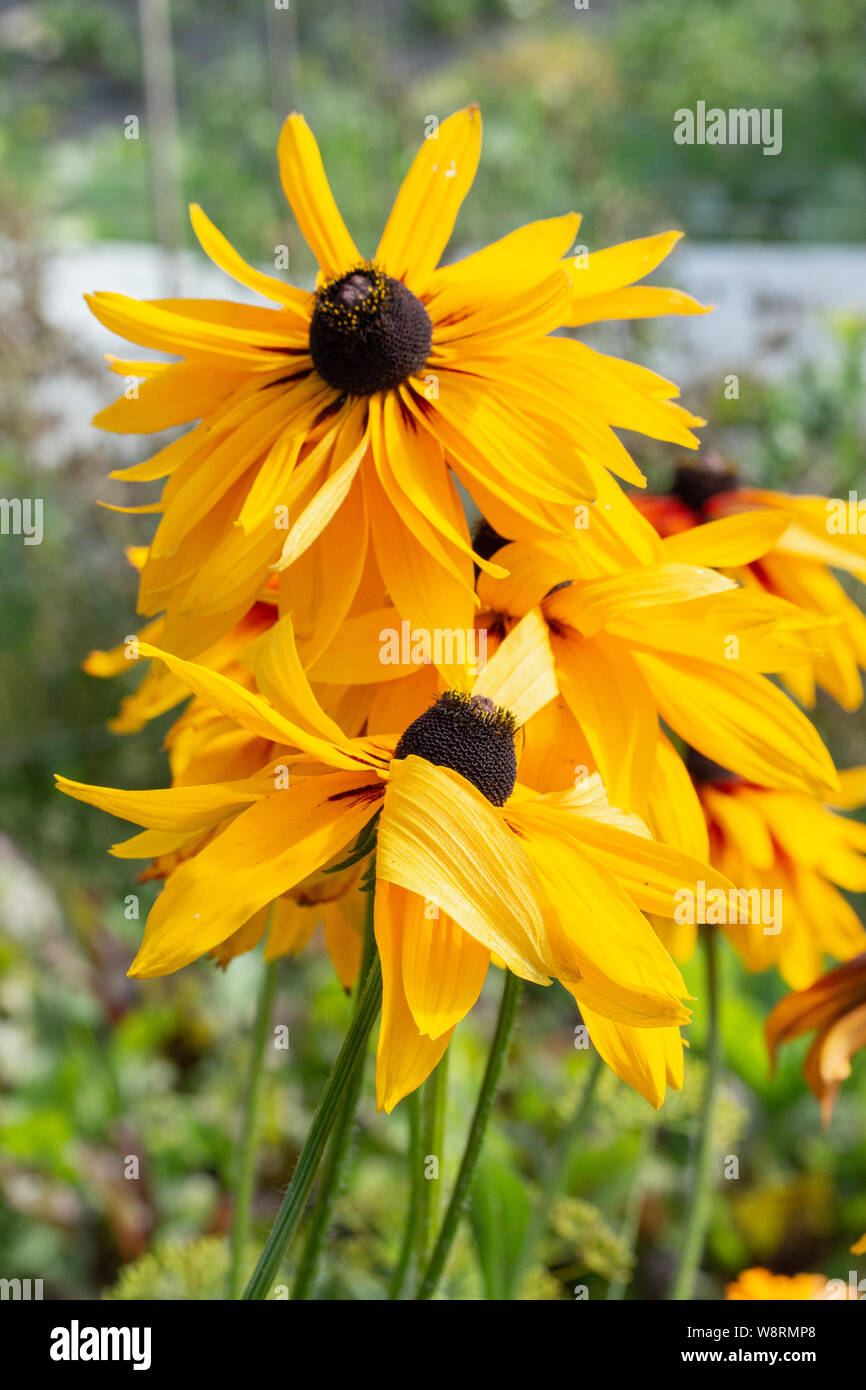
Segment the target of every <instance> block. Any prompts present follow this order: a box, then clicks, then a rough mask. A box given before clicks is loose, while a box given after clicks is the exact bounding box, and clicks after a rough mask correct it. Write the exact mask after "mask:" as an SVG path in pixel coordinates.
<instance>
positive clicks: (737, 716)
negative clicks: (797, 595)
mask: <svg viewBox="0 0 866 1390" xmlns="http://www.w3.org/2000/svg"><path fill="white" fill-rule="evenodd" d="M635 659H636V661H637V663H638V665H639V666H640V668H641V670H642V671H643V673H644V675H645V676H646V678H647V681H648V682H649V684H650V686H651V687H652V691H653V694H654V696H655V698H656V700H657V702H658V706H659V710H660V713H661V715H662V717H663V718H664V719H665V720H666V722H667V723H668V724H669V725H670V726H671V728H672V729H673V730H674V731H675V732H676V733H678V734H679V735H680V736H681V737H682V738H684V739H685V740H686V742H687V743H690V744H692V746H693V747H694V748H697V749H698V750H699V751H700V752H701V753H704V754H705V755H706V757H708V758H712V759H713V760H714V761H715V762H718V763H721V764H722V766H723V767H729V768H730V769H731V771H732V772H739V773H740V774H741V775H742V776H743V777H746V778H748V779H749V781H752V782H757V783H758V785H759V786H767V787H795V788H798V789H799V790H801V791H809V792H818V793H819V794H820V793H822V792H824V791H826V790H828V789H829V790H831V791H832V789H833V787H834V786H835V785H836V772H835V769H834V767H833V763H832V760H831V758H830V755H829V753H828V752H827V750H826V748H825V747H824V745H823V743H822V742H821V739H820V738H819V736H818V734H817V732H816V731H815V729H814V728H813V726H812V725H811V724H810V722H809V720H808V719H807V718H806V716H805V715H804V714H801V713H800V711H799V710H798V709H797V707H796V705H794V704H793V703H792V702H791V701H790V700H789V699H788V698H787V696H786V695H783V694H782V692H781V690H779V689H777V687H776V686H774V685H773V684H771V682H770V681H769V680H768V679H767V678H766V676H759V675H755V674H753V673H752V672H749V671H737V670H734V669H731V668H730V667H728V668H726V667H725V666H724V665H722V664H720V665H710V664H709V663H707V662H703V661H691V660H689V659H688V658H687V657H682V656H681V657H677V658H676V660H668V659H667V658H666V657H663V656H660V655H658V654H656V653H649V652H639V653H638V654H637V655H636V658H635ZM732 665H733V663H732V664H731V666H732Z"/></svg>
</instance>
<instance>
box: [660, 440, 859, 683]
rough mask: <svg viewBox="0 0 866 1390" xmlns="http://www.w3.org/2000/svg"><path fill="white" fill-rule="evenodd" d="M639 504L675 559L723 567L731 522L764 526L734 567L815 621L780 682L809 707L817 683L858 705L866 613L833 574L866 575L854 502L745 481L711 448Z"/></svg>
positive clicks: (746, 579)
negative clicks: (718, 553)
mask: <svg viewBox="0 0 866 1390" xmlns="http://www.w3.org/2000/svg"><path fill="white" fill-rule="evenodd" d="M637 505H638V507H639V508H640V509H641V511H642V512H643V513H644V515H645V516H646V517H647V518H648V519H649V520H651V521H652V523H653V525H654V526H655V527H656V528H657V529H658V531H659V532H660V534H662V535H663V536H666V537H669V538H670V545H669V549H668V553H669V554H670V555H671V556H672V557H673V556H674V555H675V556H676V557H677V558H678V559H682V560H694V561H695V562H696V563H703V564H716V563H719V561H717V560H716V559H714V553H715V548H716V545H717V541H718V540H722V541H723V540H724V537H725V534H726V530H727V528H728V526H729V525H730V523H731V521H732V519H734V518H736V519H737V521H738V522H739V523H740V524H741V525H743V526H748V525H749V524H753V525H754V526H755V535H756V536H758V535H759V534H761V533H760V530H759V528H760V527H761V525H762V522H763V525H764V527H765V529H764V532H763V536H764V540H763V543H762V546H761V547H760V548H757V549H755V550H754V553H753V554H750V555H744V556H743V557H742V558H734V559H731V560H730V561H728V562H727V563H730V564H731V565H734V566H736V567H737V568H736V569H734V573H735V574H736V575H737V577H738V578H740V580H741V581H742V583H744V584H750V585H753V586H755V587H758V588H760V589H763V590H764V591H765V592H766V593H769V594H776V595H778V596H779V597H780V598H783V599H788V600H789V601H790V602H791V603H796V604H798V605H799V606H800V607H801V608H803V609H805V610H806V611H807V612H809V613H811V614H812V615H813V616H814V617H815V618H816V619H817V620H818V621H816V622H815V623H814V624H813V626H812V629H811V632H810V634H809V642H808V644H809V647H810V648H811V651H810V652H809V653H808V656H809V659H808V660H807V661H801V662H800V663H798V664H796V665H794V666H792V667H791V668H790V669H788V670H785V671H783V672H782V679H783V680H784V682H785V684H786V685H787V686H788V688H789V689H790V690H791V692H792V693H793V694H794V695H796V697H797V699H798V700H799V701H800V702H801V704H804V705H806V706H808V707H811V706H813V705H814V703H815V687H816V685H817V686H820V687H821V689H822V690H826V691H827V692H828V694H830V695H832V696H833V698H834V699H835V700H837V701H838V702H839V704H840V705H841V706H842V708H843V709H846V710H855V709H858V708H859V707H860V704H861V703H862V700H863V684H862V681H861V678H860V669H862V668H866V617H864V615H863V613H862V612H861V611H860V609H859V608H858V607H857V604H856V603H854V601H853V600H852V599H851V598H849V596H848V594H847V593H846V592H845V590H844V589H843V587H842V585H841V584H840V582H839V580H838V579H837V578H836V576H835V575H834V574H833V573H832V571H833V570H841V571H842V573H843V574H849V575H851V576H853V577H854V578H855V579H860V580H862V581H866V520H864V519H863V518H861V517H860V515H859V513H858V509H857V506H856V503H852V502H850V501H848V502H843V501H842V500H841V499H833V498H826V497H818V496H809V497H806V496H803V497H799V496H792V495H790V494H788V493H784V492H771V491H769V490H767V489H766V488H749V487H743V486H741V485H740V481H739V478H738V476H737V472H736V470H735V469H734V468H733V467H732V466H731V465H730V464H726V463H725V462H724V460H722V459H720V458H719V456H718V455H716V454H708V455H707V456H706V457H705V458H703V459H699V460H698V461H697V462H696V463H688V464H684V465H683V466H682V467H681V468H679V469H678V470H677V474H676V477H675V480H674V485H673V489H672V492H671V494H670V495H669V496H663V497H652V496H645V497H641V498H640V499H639V500H638V501H637ZM701 521H707V522H708V524H707V525H703V526H699V523H700V522H701ZM695 527H697V528H698V529H697V530H693V529H691V528H695Z"/></svg>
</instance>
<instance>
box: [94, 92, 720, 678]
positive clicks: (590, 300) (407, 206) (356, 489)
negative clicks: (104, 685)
mask: <svg viewBox="0 0 866 1390" xmlns="http://www.w3.org/2000/svg"><path fill="white" fill-rule="evenodd" d="M480 148H481V117H480V113H479V111H478V109H477V107H474V106H472V107H469V108H467V109H466V110H465V111H460V112H458V113H457V114H455V115H453V116H452V117H450V118H449V119H448V120H446V121H444V122H443V123H442V124H441V125H440V126H439V127H438V130H437V132H436V133H435V138H432V139H427V140H425V142H424V144H423V145H422V147H421V150H420V152H419V153H418V155H417V157H416V159H415V161H414V163H413V164H412V167H411V169H410V170H409V173H408V175H407V177H406V179H405V181H404V183H403V185H402V187H401V189H400V191H399V193H398V195H397V199H396V201H395V204H394V207H393V209H392V212H391V214H390V217H389V218H388V221H387V223H386V226H385V230H384V233H383V235H382V239H381V241H380V243H379V245H378V247H377V248H376V250H375V252H374V253H373V255H372V257H371V258H368V257H367V256H365V255H364V254H362V252H361V251H359V249H358V248H357V247H356V245H355V243H354V241H353V240H352V237H351V236H350V234H349V232H348V230H347V228H346V226H345V224H344V222H343V219H342V217H341V216H340V213H339V211H338V209H337V206H336V204H335V202H334V199H333V196H332V194H331V190H330V188H329V186H328V182H327V179H326V177H325V172H324V169H323V166H322V161H321V157H320V155H319V151H318V148H317V146H316V142H315V140H314V138H313V135H312V133H311V132H310V130H309V128H308V127H307V125H306V123H305V121H304V120H303V117H301V116H299V115H292V116H290V117H289V119H288V120H287V121H286V124H285V126H284V127H283V131H282V134H281V137H280V143H279V152H278V153H279V163H280V172H281V177H282V182H283V187H284V189H285V192H286V196H287V198H288V200H289V202H290V204H291V206H292V209H293V211H294V213H295V216H296V218H297V221H298V225H299V227H300V229H301V231H302V233H303V235H304V237H305V238H306V240H307V242H308V243H309V245H310V247H311V249H312V250H313V252H314V254H315V256H316V259H317V262H318V266H319V275H318V280H317V284H316V287H315V290H314V291H313V292H308V291H306V290H302V289H298V288H295V287H293V286H291V285H289V284H287V283H285V282H284V281H283V280H280V279H278V278H277V277H275V276H272V275H268V274H264V273H262V272H260V271H257V270H254V269H253V268H252V267H251V266H249V265H247V264H246V263H245V262H244V261H243V260H242V258H241V257H240V256H239V255H238V253H237V252H236V251H235V250H234V249H233V248H232V247H231V246H230V245H229V243H228V242H227V241H226V240H225V238H224V237H223V236H222V235H221V233H220V232H218V231H217V229H216V228H215V227H214V226H213V225H212V224H211V223H210V221H209V220H208V218H207V217H206V216H205V214H204V213H203V212H202V211H201V209H200V208H198V207H195V206H194V207H193V208H192V222H193V228H194V230H195V232H196V235H197V236H198V238H199V240H200V242H201V244H202V246H203V248H204V250H205V251H206V252H207V254H208V255H209V256H210V257H211V259H212V260H213V261H214V262H215V263H216V264H217V265H218V266H220V267H221V268H222V269H223V270H225V271H226V272H227V273H228V274H229V275H231V276H232V277H234V278H235V279H237V280H239V281H240V282H241V283H242V284H243V285H245V286H246V287H247V288H248V289H251V290H253V291H255V292H256V293H258V294H261V295H262V296H263V297H264V299H265V300H267V301H268V302H269V303H270V304H271V305H275V306H276V307H275V308H265V307H252V306H249V305H245V304H233V303H223V302H221V301H210V300H207V301H201V300H151V301H145V302H140V301H136V300H133V299H129V298H127V297H126V296H124V295H120V294H111V293H100V294H96V295H93V296H91V297H90V299H89V302H90V306H91V308H92V310H93V312H94V313H95V314H96V316H97V317H98V318H99V319H100V321H101V322H102V323H103V324H105V325H106V327H108V328H109V329H111V330H112V331H113V332H115V333H118V334H119V335H121V336H122V337H126V338H129V339H131V340H133V341H135V342H138V343H141V344H143V345H144V346H146V347H148V348H156V349H159V350H161V351H163V352H166V353H169V354H171V355H173V356H174V357H176V358H178V359H180V360H178V361H176V362H174V363H168V364H167V363H165V362H159V363H148V362H140V361H127V360H124V361H119V360H115V359H112V362H111V365H112V368H113V370H115V371H116V372H119V373H121V374H123V375H126V376H129V377H137V378H139V379H141V385H140V388H139V389H138V392H137V394H135V393H131V392H129V391H127V392H125V393H124V395H123V396H122V397H121V398H120V400H118V401H117V402H116V403H115V404H114V405H112V406H110V407H109V408H108V409H107V410H105V411H103V412H102V413H101V414H100V415H99V416H97V418H96V423H97V424H98V425H100V426H101V427H103V428H105V429H109V430H116V431H120V432H123V433H141V432H148V431H154V430H161V429H165V428H167V427H168V426H173V425H180V424H185V423H188V422H192V421H195V420H198V421H199V423H198V424H197V425H196V426H195V427H194V428H193V429H191V430H189V431H188V432H187V433H186V434H185V435H183V436H182V437H181V438H180V439H176V440H174V441H173V442H172V443H170V444H169V445H167V446H166V447H165V448H163V449H161V450H160V451H159V452H158V453H157V454H156V455H155V456H154V457H153V458H151V459H148V460H147V461H145V462H143V463H140V464H136V465H134V466H133V467H132V468H127V469H124V470H122V471H121V472H120V473H118V474H115V475H114V476H117V477H123V478H127V479H129V480H140V481H152V480H155V479H159V478H165V479H166V482H165V485H164V488H163V493H162V497H161V499H160V501H159V502H158V503H157V504H147V505H146V506H145V507H144V508H143V509H142V510H144V511H148V512H149V511H155V512H157V513H159V514H160V518H161V519H160V522H159V525H158V528H157V531H156V534H155V536H154V539H153V543H152V545H151V547H150V550H149V554H148V557H147V560H146V563H145V564H144V568H143V571H142V575H141V583H140V603H139V606H140V611H141V612H143V613H145V614H150V615H153V614H157V613H159V612H162V611H164V610H165V611H167V620H166V626H165V631H164V636H163V639H162V642H163V645H164V646H165V647H167V648H168V649H169V650H173V651H177V652H179V653H182V654H186V655H192V654H196V655H197V654H199V653H200V652H202V651H203V650H204V649H205V648H206V647H208V646H210V645H211V644H212V643H213V642H214V641H216V640H217V639H218V638H219V637H220V636H221V635H222V634H223V632H224V631H225V630H227V629H228V628H230V627H231V626H232V625H233V624H234V622H236V621H237V620H238V619H239V618H240V617H241V616H242V615H243V614H244V613H245V612H246V611H247V610H248V609H249V608H250V606H251V604H252V602H253V601H254V599H255V598H256V597H257V595H258V593H259V589H260V586H261V584H262V576H263V574H266V572H267V569H268V567H269V566H276V567H277V569H284V568H286V567H288V566H290V565H296V564H299V563H300V562H301V561H302V560H303V559H304V557H305V556H306V555H307V554H308V553H309V552H310V551H311V550H313V551H315V552H316V555H317V559H316V561H314V562H313V563H314V564H315V565H318V566H320V568H321V569H322V571H323V572H325V573H333V570H334V567H335V565H339V566H340V570H341V578H342V582H341V584H340V586H339V587H338V589H336V590H334V589H333V586H332V593H331V595H330V597H329V602H328V605H327V609H326V611H325V612H324V613H323V615H322V617H321V619H320V631H319V633H318V640H319V644H320V645H326V639H327V635H328V631H330V632H334V631H336V630H337V629H338V627H339V624H340V622H341V620H342V618H343V617H344V616H345V614H346V612H347V611H348V609H349V607H350V606H351V603H352V599H353V596H354V594H355V592H356V591H357V589H358V587H359V585H361V583H362V581H363V576H364V572H365V558H366V557H367V556H368V554H369V555H370V556H371V557H374V558H375V564H376V566H377V567H378V570H379V572H380V575H381V580H382V583H383V587H384V590H387V592H388V594H389V595H390V598H391V601H392V602H393V603H394V604H395V605H396V606H397V608H398V609H399V610H400V612H401V613H402V615H403V616H404V617H406V618H408V619H409V620H411V621H412V622H416V623H419V624H422V625H425V626H427V627H431V628H433V627H442V626H452V625H459V624H462V625H464V626H466V625H468V624H470V623H471V616H472V612H473V607H474V595H473V560H474V559H477V557H475V556H473V550H472V545H471V541H470V537H469V531H468V527H467V523H466V519H465V516H464V513H463V508H462V505H461V503H460V500H459V496H458V494H457V492H456V489H455V485H454V478H455V477H456V478H458V479H459V480H460V481H462V482H463V483H464V484H465V486H466V487H467V488H468V490H469V492H470V493H471V494H472V496H473V497H474V499H475V501H476V502H477V503H478V505H479V507H480V508H481V509H482V510H483V512H484V514H485V515H486V516H488V517H489V518H490V520H491V521H492V522H493V524H495V525H496V526H497V527H498V528H500V529H501V530H503V531H504V534H507V535H510V536H522V535H524V534H531V533H534V532H535V531H537V530H539V529H541V530H542V531H547V532H553V533H556V532H558V531H559V530H561V529H562V527H563V526H567V527H570V526H571V525H572V522H573V508H574V505H575V504H576V503H577V502H579V501H580V499H581V498H587V499H595V498H596V496H597V495H598V492H599V489H600V487H602V486H603V482H602V476H603V475H605V474H606V470H608V469H610V470H612V472H614V473H616V474H617V475H619V476H621V477H623V478H625V479H628V480H629V481H631V482H635V483H641V482H642V479H641V475H640V473H639V471H638V470H637V468H636V467H635V465H634V464H633V462H632V460H631V459H630V457H629V455H628V453H627V452H626V450H625V448H624V447H623V445H622V444H621V443H620V441H619V439H618V437H617V435H616V434H615V432H614V431H615V429H616V428H619V427H623V428H627V429H634V430H640V431H643V432H644V433H646V434H649V435H651V436H652V437H654V438H660V439H666V440H670V441H673V442H676V443H680V444H683V445H685V446H686V447H690V448H691V447H694V445H695V444H696V442H697V441H696V440H695V437H694V435H693V434H692V433H691V428H690V427H691V426H692V425H694V424H695V423H702V422H699V421H697V420H696V417H694V416H692V415H690V414H689V413H688V412H687V411H685V410H683V409H682V408H681V407H680V406H678V405H676V404H675V403H674V400H673V397H674V396H675V395H676V388H675V387H673V386H672V385H671V384H670V383H668V382H665V381H663V380H661V379H660V378H659V377H657V376H655V375H654V374H652V373H650V372H647V371H645V370H643V369H641V368H638V367H635V366H633V365H632V364H630V363H627V362H621V361H618V360H616V359H613V358H610V357H606V356H604V355H603V354H601V353H599V352H596V351H594V350H593V349H591V348H589V347H587V346H586V345H584V344H582V343H581V342H579V341H577V340H576V339H573V338H567V337H561V336H556V337H555V336H551V335H552V334H553V332H554V330H556V329H558V328H560V327H562V326H564V325H580V324H584V323H589V322H594V321H596V320H598V319H601V318H604V317H605V316H606V309H607V310H609V313H610V316H611V317H613V318H620V317H643V316H646V315H647V314H659V313H677V314H682V313H698V312H702V308H701V306H700V305H698V304H696V303H695V301H694V300H691V299H689V297H688V296H686V295H682V294H679V293H677V292H675V291H671V290H663V289H647V288H641V287H636V286H635V282H636V281H637V280H640V279H642V278H643V277H644V276H646V275H647V274H648V273H649V272H650V271H652V270H653V269H654V268H655V267H656V266H657V265H658V264H659V262H660V261H661V260H662V259H663V258H664V257H665V256H666V255H667V253H668V252H669V251H670V249H671V247H672V246H673V244H674V243H675V241H676V240H677V237H678V234H677V233H667V234H663V235H660V236H655V237H649V238H645V239H640V240H637V241H633V242H629V243H626V244H624V245H622V246H617V247H612V248H609V249H607V250H603V251H599V252H595V253H592V254H589V255H586V256H583V255H582V254H581V255H579V256H572V257H569V256H568V252H569V249H570V248H571V247H572V244H573V242H574V237H575V233H576V231H577V227H578V223H579V218H578V217H577V215H576V214H573V213H568V214H566V215H565V216H562V217H554V218H550V219H547V220H545V221H541V222H536V223H532V224H530V225H529V226H526V227H523V228H520V229H519V230H518V231H515V232H512V233H511V234H510V235H508V236H505V237H503V238H502V240H500V241H498V242H495V243H494V244H493V245H491V246H488V247H486V248H485V249H483V250H481V251H478V252H476V253H474V254H473V255H470V256H468V257H466V258H465V259H463V260H461V261H458V262H456V263H454V264H451V265H446V266H440V265H439V261H440V258H441V256H442V253H443V251H444V249H445V247H446V245H447V244H448V242H449V239H450V237H451V233H452V230H453V227H454V224H455V220H456V218H457V213H458V210H459V208H460V204H461V203H462V201H463V198H464V197H465V195H466V193H467V192H468V190H469V188H470V185H471V184H472V181H473V178H474V175H475V170H476V167H477V164H478V159H479V154H480ZM130 397H132V398H130ZM616 495H617V494H614V496H616ZM620 500H621V497H620ZM133 510H135V509H133ZM615 530H616V528H615V527H613V528H612V533H614V532H615ZM480 563H481V564H482V566H483V567H486V568H489V562H487V561H484V560H481V561H480ZM494 573H498V571H496V570H494Z"/></svg>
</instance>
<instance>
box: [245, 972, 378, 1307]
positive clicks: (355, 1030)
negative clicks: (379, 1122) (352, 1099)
mask: <svg viewBox="0 0 866 1390" xmlns="http://www.w3.org/2000/svg"><path fill="white" fill-rule="evenodd" d="M381 1007H382V967H381V963H380V961H379V957H378V954H377V955H375V956H374V959H373V961H372V964H371V966H370V970H369V972H368V975H367V979H366V982H365V984H364V988H363V990H362V992H361V995H360V997H359V999H358V1006H357V1008H356V1009H355V1012H354V1014H353V1016H352V1021H351V1023H350V1025H349V1030H348V1032H347V1033H346V1036H345V1038H344V1039H343V1045H342V1047H341V1048H340V1052H339V1055H338V1056H337V1060H336V1062H335V1063H334V1066H333V1068H332V1070H331V1075H330V1076H329V1078H328V1081H327V1084H326V1086H325V1089H324V1091H323V1093H322V1098H321V1100H320V1101H319V1104H318V1108H317V1109H316V1113H315V1115H314V1116H313V1123H312V1124H311V1126H310V1130H309V1133H308V1134H307V1137H306V1139H305V1141H304V1146H303V1148H302V1149H301V1154H300V1157H299V1159H298V1163H297V1167H296V1168H295V1171H294V1174H293V1175H292V1180H291V1182H290V1183H289V1186H288V1190H287V1192H286V1195H285V1197H284V1198H283V1202H282V1206H281V1207H280V1210H279V1212H278V1213H277V1218H276V1220H275V1221H274V1224H273V1226H272V1227H271V1231H270V1235H269V1236H268V1238H267V1240H266V1242H265V1246H264V1249H263V1250H262V1253H261V1255H260V1257H259V1262H258V1264H257V1265H256V1268H255V1270H254V1271H253V1275H252V1278H251V1279H250V1282H249V1284H248V1285H247V1287H246V1289H245V1291H244V1298H245V1299H247V1300H251V1299H264V1298H267V1296H268V1292H269V1290H270V1287H271V1284H272V1283H273V1281H274V1278H275V1276H276V1273H277V1270H278V1268H279V1266H280V1262H281V1260H282V1259H283V1257H284V1255H285V1253H286V1251H287V1250H288V1248H289V1245H290V1244H291V1241H292V1239H293V1237H294V1235H295V1233H296V1231H297V1229H298V1226H299V1225H300V1222H301V1218H302V1217H303V1214H304V1209H305V1207H306V1203H307V1198H308V1197H309V1194H310V1189H311V1188H312V1185H313V1182H314V1180H315V1176H316V1172H317V1170H318V1167H319V1163H320V1162H321V1159H322V1154H323V1152H324V1149H325V1145H326V1144H327V1142H328V1135H329V1134H330V1132H331V1128H332V1126H333V1124H334V1121H335V1120H336V1118H337V1114H338V1112H339V1109H340V1103H341V1101H342V1099H343V1095H344V1093H345V1091H346V1088H347V1087H348V1086H349V1084H350V1082H351V1080H352V1077H353V1076H354V1074H355V1071H356V1070H357V1068H359V1067H360V1065H361V1059H362V1056H363V1052H364V1048H365V1045H366V1042H367V1038H368V1037H369V1036H370V1030H371V1028H372V1027H373V1024H374V1023H375V1021H376V1019H377V1017H378V1015H379V1010H380V1008H381Z"/></svg>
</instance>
